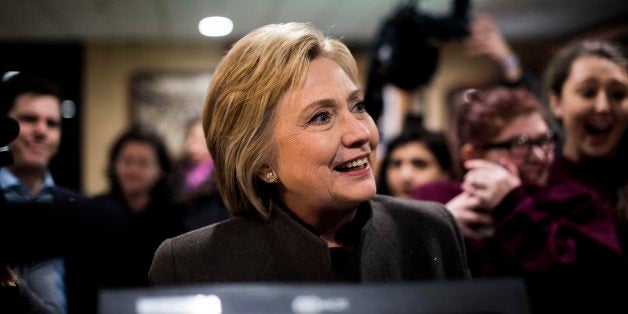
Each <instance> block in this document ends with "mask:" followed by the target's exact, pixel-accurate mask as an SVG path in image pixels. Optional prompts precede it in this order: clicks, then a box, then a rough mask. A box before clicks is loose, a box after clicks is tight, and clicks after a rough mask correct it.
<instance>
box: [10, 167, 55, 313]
mask: <svg viewBox="0 0 628 314" xmlns="http://www.w3.org/2000/svg"><path fill="white" fill-rule="evenodd" d="M54 187H55V182H54V180H53V179H52V175H51V174H50V171H48V170H47V171H46V172H45V173H44V184H43V185H42V186H41V188H40V189H39V191H37V194H35V195H34V196H31V195H30V193H29V191H30V187H29V186H27V185H26V184H23V183H22V182H21V181H20V179H19V178H18V177H16V176H15V175H14V174H13V173H12V172H11V171H10V170H9V169H7V168H5V167H3V168H0V190H1V191H2V193H3V194H4V197H5V199H6V200H7V202H9V203H27V202H38V203H40V202H42V203H43V202H52V201H53V200H54V195H53V189H54ZM13 270H14V271H15V272H16V273H18V275H19V276H20V277H21V278H22V280H23V281H25V282H26V283H27V284H28V286H29V288H30V289H31V290H32V291H33V292H34V293H35V294H36V295H37V296H38V297H40V298H41V299H42V301H43V302H44V304H48V305H53V306H54V309H53V310H52V311H53V312H54V313H66V312H67V309H66V296H65V282H64V279H63V278H64V277H65V266H64V264H63V259H61V258H55V259H48V260H44V261H37V262H33V263H29V264H24V265H16V266H14V267H13Z"/></svg>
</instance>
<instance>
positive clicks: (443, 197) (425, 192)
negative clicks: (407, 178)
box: [412, 181, 462, 204]
mask: <svg viewBox="0 0 628 314" xmlns="http://www.w3.org/2000/svg"><path fill="white" fill-rule="evenodd" d="M460 193H462V187H461V183H460V182H458V181H437V182H431V183H427V184H424V185H422V186H420V187H419V188H417V189H416V190H414V192H412V198H414V199H417V200H426V201H435V202H439V203H443V204H445V203H447V202H449V201H450V200H451V199H452V198H454V197H456V196H457V195H458V194H460Z"/></svg>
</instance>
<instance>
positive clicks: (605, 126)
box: [551, 56, 628, 161]
mask: <svg viewBox="0 0 628 314" xmlns="http://www.w3.org/2000/svg"><path fill="white" fill-rule="evenodd" d="M627 95H628V77H627V75H626V69H624V68H622V67H621V66H619V65H617V64H615V63H613V62H612V61H610V60H608V59H604V58H601V57H595V56H583V57H579V58H577V59H576V60H575V61H574V62H573V64H572V66H571V71H570V74H569V76H568V77H567V80H566V81H565V83H564V85H563V88H562V92H561V95H552V96H551V106H552V111H553V113H554V115H556V117H558V118H560V119H562V121H563V124H564V129H565V145H564V147H563V153H564V154H565V156H567V157H568V158H570V159H572V160H574V161H579V160H581V159H583V158H609V157H612V156H613V155H614V153H615V151H616V148H617V144H618V143H619V140H620V138H621V136H622V134H623V133H624V130H625V129H626V119H627V117H628V98H627Z"/></svg>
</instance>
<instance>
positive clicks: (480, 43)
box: [465, 13, 522, 82]
mask: <svg viewBox="0 0 628 314" xmlns="http://www.w3.org/2000/svg"><path fill="white" fill-rule="evenodd" d="M469 33H470V34H469V36H468V37H467V39H466V41H465V46H466V49H467V55H469V56H470V57H474V56H477V55H486V56H488V57H489V58H491V59H492V60H493V61H494V62H495V63H497V64H499V65H501V66H502V69H503V72H504V76H505V77H506V79H507V80H508V81H510V82H516V81H518V80H519V79H520V78H521V75H522V69H521V66H520V65H519V64H518V62H515V63H513V61H512V60H511V61H508V60H509V59H510V58H513V56H515V55H514V53H513V51H512V48H511V47H510V45H509V44H508V42H507V41H506V39H505V38H504V36H503V35H502V33H501V31H500V30H499V26H498V25H497V23H496V22H495V21H494V20H493V18H492V17H491V16H490V15H488V14H483V13H479V14H477V16H476V17H475V19H474V20H473V22H472V23H471V25H470V26H469ZM515 57H516V56H515ZM516 60H518V59H516Z"/></svg>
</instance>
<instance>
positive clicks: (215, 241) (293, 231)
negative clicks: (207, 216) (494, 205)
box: [149, 195, 470, 285]
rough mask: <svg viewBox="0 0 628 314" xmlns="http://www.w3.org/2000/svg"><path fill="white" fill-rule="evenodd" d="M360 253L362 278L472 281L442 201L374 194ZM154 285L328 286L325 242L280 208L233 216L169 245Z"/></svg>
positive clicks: (157, 262) (160, 253)
mask: <svg viewBox="0 0 628 314" xmlns="http://www.w3.org/2000/svg"><path fill="white" fill-rule="evenodd" d="M358 210H367V211H370V214H371V215H370V219H369V220H368V221H367V222H366V224H365V225H364V227H363V229H362V239H361V245H360V248H359V256H360V262H359V263H360V274H361V275H360V281H362V282H400V281H419V280H434V279H464V278H469V276H470V275H469V270H468V268H467V263H466V258H465V251H464V245H463V240H462V236H461V234H460V231H459V229H458V227H457V225H456V222H455V220H454V218H453V217H452V216H451V215H450V214H449V213H448V211H447V210H446V209H445V208H444V207H443V206H442V205H439V204H436V203H428V202H419V201H406V200H400V199H396V198H392V197H387V196H380V195H377V196H375V197H374V198H373V199H372V200H370V201H368V202H366V203H364V204H363V205H362V206H360V208H359V209H358ZM149 280H150V281H151V283H152V284H153V285H169V284H187V283H216V282H254V281H262V282H268V281H280V282H329V281H333V271H332V265H331V259H330V254H329V250H328V248H327V245H326V243H325V242H324V241H323V240H322V239H321V238H320V237H317V236H316V235H315V234H314V233H312V232H310V231H308V230H307V229H306V228H305V227H303V226H302V225H301V224H299V223H298V222H297V221H295V220H294V219H292V218H291V217H290V215H289V214H288V213H286V212H284V211H283V210H281V209H278V208H277V207H271V209H270V218H269V219H268V220H255V219H247V218H232V219H230V220H228V221H225V222H222V223H218V224H214V225H211V226H208V227H204V228H201V229H198V230H195V231H192V232H189V233H186V234H184V235H181V236H178V237H176V238H172V239H168V240H166V241H164V242H163V243H162V244H161V246H160V247H159V249H158V250H157V252H156V253H155V258H154V259H153V264H152V266H151V269H150V272H149Z"/></svg>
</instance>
